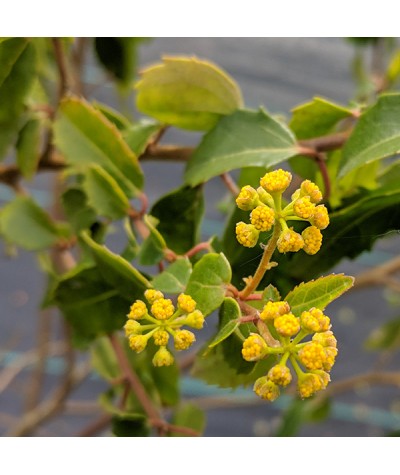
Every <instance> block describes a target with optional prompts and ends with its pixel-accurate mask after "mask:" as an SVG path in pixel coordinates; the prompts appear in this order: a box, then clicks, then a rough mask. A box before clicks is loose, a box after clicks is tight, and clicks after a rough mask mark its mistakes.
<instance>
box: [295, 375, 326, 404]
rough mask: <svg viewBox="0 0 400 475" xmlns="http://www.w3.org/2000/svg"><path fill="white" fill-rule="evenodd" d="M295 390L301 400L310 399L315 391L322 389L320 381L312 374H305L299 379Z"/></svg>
mask: <svg viewBox="0 0 400 475" xmlns="http://www.w3.org/2000/svg"><path fill="white" fill-rule="evenodd" d="M297 389H298V392H299V395H300V397H301V398H302V399H304V398H308V397H311V396H312V395H313V394H315V393H316V392H317V391H320V390H321V389H323V384H322V380H321V378H320V377H318V375H316V374H314V373H305V374H303V375H302V377H300V378H299V380H298V383H297Z"/></svg>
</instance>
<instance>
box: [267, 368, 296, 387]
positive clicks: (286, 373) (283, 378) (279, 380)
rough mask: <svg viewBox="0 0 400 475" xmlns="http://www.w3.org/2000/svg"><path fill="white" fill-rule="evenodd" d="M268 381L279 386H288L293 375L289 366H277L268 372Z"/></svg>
mask: <svg viewBox="0 0 400 475" xmlns="http://www.w3.org/2000/svg"><path fill="white" fill-rule="evenodd" d="M268 379H269V380H270V381H272V382H273V383H275V384H278V385H279V386H287V385H288V384H289V383H290V382H291V381H292V373H291V372H290V369H289V368H288V367H287V366H284V365H282V364H277V365H275V366H273V367H272V368H271V369H270V370H269V371H268Z"/></svg>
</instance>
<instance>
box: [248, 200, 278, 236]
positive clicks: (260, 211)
mask: <svg viewBox="0 0 400 475" xmlns="http://www.w3.org/2000/svg"><path fill="white" fill-rule="evenodd" d="M250 221H251V224H252V225H253V226H254V227H255V228H256V229H258V230H259V231H269V230H270V229H271V228H272V226H273V225H274V222H275V212H274V210H273V209H272V208H270V207H269V206H265V205H261V206H257V207H256V208H254V209H253V211H252V212H251V214H250Z"/></svg>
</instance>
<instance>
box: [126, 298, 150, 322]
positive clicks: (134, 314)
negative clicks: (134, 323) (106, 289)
mask: <svg viewBox="0 0 400 475" xmlns="http://www.w3.org/2000/svg"><path fill="white" fill-rule="evenodd" d="M146 314H147V307H146V304H145V303H144V302H142V301H141V300H136V302H134V303H133V304H132V305H131V308H130V312H129V313H128V318H131V319H132V320H140V319H141V318H143V317H144V316H145V315H146Z"/></svg>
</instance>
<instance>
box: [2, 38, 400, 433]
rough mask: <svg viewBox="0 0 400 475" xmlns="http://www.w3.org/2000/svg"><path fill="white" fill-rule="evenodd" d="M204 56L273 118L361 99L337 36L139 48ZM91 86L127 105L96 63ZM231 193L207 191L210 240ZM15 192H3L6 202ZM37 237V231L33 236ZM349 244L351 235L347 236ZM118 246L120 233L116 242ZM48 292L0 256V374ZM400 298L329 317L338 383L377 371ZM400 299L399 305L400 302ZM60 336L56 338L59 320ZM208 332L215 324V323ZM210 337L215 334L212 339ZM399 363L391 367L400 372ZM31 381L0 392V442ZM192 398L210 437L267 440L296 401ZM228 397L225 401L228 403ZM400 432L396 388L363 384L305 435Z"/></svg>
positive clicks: (170, 42)
mask: <svg viewBox="0 0 400 475" xmlns="http://www.w3.org/2000/svg"><path fill="white" fill-rule="evenodd" d="M163 54H166V55H176V54H184V55H188V54H189V55H196V56H198V57H200V58H205V59H209V60H211V61H214V62H215V63H217V64H218V65H219V66H221V67H222V68H224V69H225V70H226V71H227V72H228V73H229V74H230V75H231V76H232V77H233V78H234V79H235V80H236V81H237V82H238V83H239V85H240V87H241V89H242V91H243V95H244V99H245V103H246V105H247V106H249V107H257V106H259V105H263V106H265V107H266V108H267V109H268V110H269V111H270V112H273V113H281V114H284V115H287V116H288V115H289V112H290V109H291V108H293V107H294V106H296V105H298V104H299V103H301V102H305V101H307V100H309V99H311V98H312V97H313V96H314V95H320V96H323V97H326V98H328V99H332V100H334V101H337V102H341V103H343V104H346V103H347V101H348V100H350V99H351V98H352V96H353V92H354V84H353V81H352V78H351V75H350V62H351V60H352V57H353V48H352V47H351V45H349V44H348V43H346V42H345V41H344V40H342V39H336V38H329V39H328V38H157V39H154V40H152V41H149V42H147V43H144V44H143V46H141V49H140V64H141V65H142V66H144V65H147V64H149V63H152V62H156V61H157V60H158V59H159V58H160V56H161V55H163ZM86 82H87V84H88V87H89V88H91V89H93V91H94V92H93V96H94V97H96V99H98V100H100V101H103V102H105V103H106V104H110V105H115V106H117V107H119V99H118V97H117V95H116V93H115V91H114V89H113V87H112V85H111V84H110V83H106V82H105V81H104V76H102V75H100V73H99V70H98V69H97V68H96V67H94V65H93V62H91V63H89V65H88V67H87V70H86ZM197 139H198V136H197V135H196V134H190V133H183V132H178V131H175V132H174V131H169V132H168V133H167V135H166V137H165V141H166V142H170V143H174V142H178V143H185V144H194V143H196V140H197ZM143 168H144V171H145V175H146V178H147V182H146V190H145V191H146V193H147V194H148V196H149V198H150V201H154V200H155V199H156V198H158V197H159V196H160V195H162V194H163V193H165V192H167V191H170V190H172V189H173V188H175V187H177V186H179V184H180V183H181V177H182V171H183V166H182V165H181V164H172V163H168V164H167V165H163V164H161V163H160V162H153V163H148V162H147V163H144V166H143ZM50 183H51V177H50V176H49V175H45V174H44V175H41V176H40V177H38V178H37V179H36V180H35V181H34V182H33V183H32V184H31V185H30V189H31V191H32V193H33V194H34V196H35V198H36V199H37V200H39V201H40V202H41V203H43V204H46V205H47V204H49V203H50V199H51V198H50V189H51V186H50ZM225 195H226V189H225V188H224V186H223V184H222V183H221V182H220V180H219V179H214V180H212V181H211V182H210V183H209V184H208V185H207V186H206V199H207V208H206V215H205V220H204V226H203V234H204V235H206V236H207V235H211V234H214V233H218V231H220V230H221V229H222V225H223V221H224V219H225V217H224V215H222V214H221V213H220V212H219V211H218V210H217V208H216V206H215V205H216V204H217V203H218V202H219V201H220V200H221V199H222V198H224V196H225ZM8 197H9V191H8V190H7V189H6V188H5V187H3V186H0V200H1V202H4V201H5V200H7V199H8ZM27 232H29V230H27ZM349 238H351V237H349ZM113 241H115V244H116V246H118V242H119V239H118V234H116V235H115V236H114V237H113ZM399 244H400V239H399V236H398V235H396V233H391V234H390V235H388V236H386V237H384V238H382V239H381V240H380V241H379V242H378V244H377V245H376V246H375V248H374V250H373V251H372V252H371V253H368V254H364V255H362V256H361V257H360V258H358V259H357V260H356V261H353V262H350V261H343V262H342V263H340V264H339V265H338V266H337V268H336V269H334V271H335V272H345V273H348V274H350V275H357V273H359V272H361V271H363V270H365V269H367V268H368V267H370V266H373V265H377V264H380V263H382V262H384V261H386V260H388V259H390V258H391V257H394V256H395V255H397V254H398V249H399ZM44 288H45V282H44V277H43V275H42V274H41V273H40V271H39V270H38V263H37V259H36V257H35V256H34V255H33V254H30V253H27V252H23V251H20V252H19V253H18V257H17V258H15V259H10V258H8V257H6V255H5V252H3V253H2V255H1V256H0V303H1V305H0V368H1V369H3V370H4V369H5V368H12V367H13V365H15V363H16V361H18V358H19V357H20V355H21V354H22V352H24V351H26V350H30V349H33V348H34V345H35V342H36V333H37V317H38V306H39V304H40V301H41V298H42V294H43V291H44ZM390 299H392V300H393V299H396V296H395V295H389V294H388V292H387V291H386V290H384V289H383V288H368V289H365V290H358V291H354V292H349V293H348V294H346V295H344V296H343V297H342V298H341V299H339V301H337V302H334V303H333V304H331V305H330V306H329V312H328V314H329V315H330V317H331V320H332V322H333V326H334V331H335V334H336V336H337V338H338V341H339V345H340V346H339V349H340V353H339V357H338V360H337V363H336V365H335V367H334V370H333V371H332V379H333V380H334V381H337V380H340V379H342V378H347V377H350V376H352V375H356V374H359V373H365V372H368V371H371V369H372V368H373V367H374V365H375V363H376V354H375V353H372V352H368V351H366V350H365V349H364V346H363V345H364V341H365V339H366V337H367V336H368V335H369V334H370V332H371V331H372V330H373V329H374V328H376V327H378V326H379V325H380V324H382V323H383V322H384V321H387V320H389V319H390V318H393V317H395V316H396V312H397V313H398V307H397V308H396V307H395V306H393V305H391V304H390V303H388V300H390ZM399 300H400V299H399V298H398V297H397V301H398V303H399ZM52 318H53V319H54V332H55V333H56V332H57V331H58V330H57V320H58V319H57V317H55V316H53V317H52ZM208 325H209V327H208V333H211V332H212V330H213V326H214V325H215V319H212V321H210V320H209V323H208ZM206 333H207V332H206ZM398 365H399V358H395V359H393V360H391V361H390V362H389V363H388V365H387V366H386V367H385V368H387V369H394V368H396V367H398ZM61 371H62V360H61V359H60V358H59V357H57V356H55V357H53V358H51V359H50V360H49V362H48V365H47V376H46V380H45V386H44V389H43V394H44V395H46V394H47V393H49V392H50V390H51V388H53V385H54V383H55V381H57V380H58V377H59V374H60V372H61ZM31 381H32V380H31V379H30V374H29V372H28V371H27V370H25V371H22V372H20V373H19V375H18V376H17V377H16V378H15V380H14V381H13V382H12V383H11V384H10V385H9V387H7V389H6V390H5V391H3V392H1V380H0V434H4V433H5V432H6V429H7V427H8V426H9V425H11V424H13V423H15V421H17V420H18V417H19V415H20V414H21V411H22V410H23V408H24V403H25V399H26V395H27V394H28V393H29V390H30V385H31ZM103 388H104V389H105V388H106V384H105V383H103V382H102V381H101V380H100V378H98V377H97V376H96V375H94V374H93V375H91V376H89V377H88V378H87V379H86V380H85V381H84V382H83V383H82V384H81V385H80V386H79V387H78V388H77V389H76V390H75V391H74V393H73V395H72V397H71V398H70V402H69V403H68V404H67V407H66V411H65V412H64V413H63V415H61V416H58V417H56V418H54V419H53V420H51V421H50V422H47V423H45V424H43V426H42V427H41V429H40V430H39V431H38V432H37V435H52V436H69V435H74V434H76V433H78V432H79V430H80V429H82V428H83V427H84V426H85V425H86V424H87V423H88V422H90V421H91V420H94V419H95V418H96V417H97V415H99V414H100V411H99V408H98V406H97V404H96V402H95V399H96V397H97V395H99V393H100V392H101V390H102V389H103ZM182 390H183V395H184V397H185V398H201V399H200V402H201V404H203V405H204V407H207V416H208V423H207V429H206V432H205V435H206V436H255V435H256V436H266V435H273V434H274V431H275V430H276V428H277V427H278V426H279V424H280V414H281V409H282V408H283V407H285V406H287V404H288V403H289V402H290V401H289V399H288V397H283V398H282V399H281V400H280V402H278V403H276V404H273V405H270V404H267V403H265V402H262V401H260V400H259V399H258V398H257V397H256V396H255V395H254V394H253V393H252V391H251V389H248V390H244V389H239V390H237V391H226V390H219V389H218V388H216V387H209V386H206V385H204V384H202V383H200V382H198V381H194V380H192V379H190V378H185V379H184V381H183V383H182ZM221 398H223V401H221ZM397 429H400V391H399V390H398V389H397V388H393V387H390V388H389V387H382V386H379V387H370V386H368V385H365V384H364V385H361V386H359V387H357V388H356V391H352V392H347V393H344V394H342V395H340V396H338V397H337V398H335V402H334V404H333V406H332V410H331V415H330V417H329V418H328V419H327V420H326V421H324V422H322V423H320V424H313V425H305V426H303V428H302V429H301V431H300V433H299V435H301V436H381V435H384V434H386V433H388V432H390V431H393V430H397Z"/></svg>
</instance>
